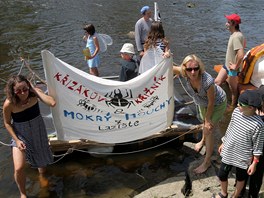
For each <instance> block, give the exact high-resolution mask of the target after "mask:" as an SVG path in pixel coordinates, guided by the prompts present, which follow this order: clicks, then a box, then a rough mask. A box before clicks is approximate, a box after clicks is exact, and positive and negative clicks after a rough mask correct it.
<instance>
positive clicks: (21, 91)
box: [14, 87, 29, 95]
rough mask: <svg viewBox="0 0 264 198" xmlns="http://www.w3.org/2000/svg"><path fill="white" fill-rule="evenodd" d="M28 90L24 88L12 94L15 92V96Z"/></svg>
mask: <svg viewBox="0 0 264 198" xmlns="http://www.w3.org/2000/svg"><path fill="white" fill-rule="evenodd" d="M28 90H29V87H24V88H23V89H17V90H15V91H14V92H15V94H18V95H19V94H22V93H25V92H27V91H28Z"/></svg>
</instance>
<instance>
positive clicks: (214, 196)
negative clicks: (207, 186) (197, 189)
mask: <svg viewBox="0 0 264 198" xmlns="http://www.w3.org/2000/svg"><path fill="white" fill-rule="evenodd" d="M218 195H219V197H220V198H227V197H228V194H226V196H224V195H223V194H222V193H221V192H219V193H218ZM212 198H216V194H213V196H212Z"/></svg>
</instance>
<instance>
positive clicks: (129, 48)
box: [120, 43, 135, 54]
mask: <svg viewBox="0 0 264 198" xmlns="http://www.w3.org/2000/svg"><path fill="white" fill-rule="evenodd" d="M120 52H121V53H129V54H135V50H134V45H133V44H132V43H125V44H124V45H123V47H122V49H121V50H120Z"/></svg>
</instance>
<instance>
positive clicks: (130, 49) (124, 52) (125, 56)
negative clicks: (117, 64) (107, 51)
mask: <svg viewBox="0 0 264 198" xmlns="http://www.w3.org/2000/svg"><path fill="white" fill-rule="evenodd" d="M120 53H121V57H122V62H121V64H122V67H121V70H120V75H119V80H120V81H128V80H130V79H132V78H134V77H136V76H137V75H138V64H139V63H138V60H136V58H135V59H133V57H134V55H135V50H134V45H133V44H131V43H125V44H124V45H123V47H122V49H121V50H120Z"/></svg>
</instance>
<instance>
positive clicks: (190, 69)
mask: <svg viewBox="0 0 264 198" xmlns="http://www.w3.org/2000/svg"><path fill="white" fill-rule="evenodd" d="M199 69H200V67H194V68H185V70H186V71H188V72H191V71H198V70H199Z"/></svg>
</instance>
